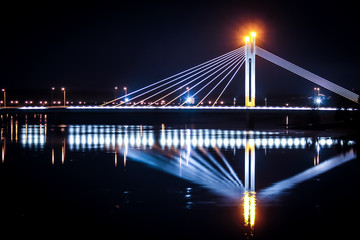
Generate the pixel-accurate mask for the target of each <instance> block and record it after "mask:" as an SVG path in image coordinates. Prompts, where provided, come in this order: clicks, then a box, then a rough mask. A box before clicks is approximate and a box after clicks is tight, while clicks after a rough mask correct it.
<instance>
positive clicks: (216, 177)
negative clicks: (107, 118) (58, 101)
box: [0, 115, 360, 239]
mask: <svg viewBox="0 0 360 240" xmlns="http://www.w3.org/2000/svg"><path fill="white" fill-rule="evenodd" d="M4 118H5V116H4ZM6 119H7V120H6V121H4V122H3V123H2V125H1V149H2V155H1V164H0V184H1V195H0V218H1V222H2V227H1V231H2V233H4V234H5V233H10V234H13V236H17V235H24V236H38V237H40V236H42V237H57V236H63V237H66V236H79V237H87V236H101V237H102V238H125V237H127V238H128V237H130V238H131V239H134V238H135V237H156V238H161V239H165V238H166V239H173V238H175V239H177V238H181V239H292V238H294V237H297V238H299V237H306V238H307V239H316V238H324V237H327V236H339V237H344V236H353V235H354V234H356V233H357V226H358V223H359V220H358V219H357V218H358V216H359V213H360V211H359V203H360V202H359V200H360V195H359V189H360V180H359V161H358V160H357V159H356V151H355V149H356V144H357V143H356V142H355V141H353V140H349V139H347V138H344V137H343V136H342V135H341V134H337V133H334V132H307V131H293V130H287V129H280V130H279V129H273V130H266V131H263V130H252V131H247V130H245V129H238V128H236V126H226V125H221V124H219V125H214V124H213V125H207V126H204V125H203V126H202V125H196V124H195V125H194V124H193V125H179V124H177V125H174V124H173V125H172V124H166V125H164V124H163V125H161V124H160V125H116V124H115V125H71V124H69V125H52V124H50V123H48V122H47V121H46V118H45V117H44V116H41V115H38V116H35V119H33V120H32V121H31V122H30V121H29V122H25V121H23V120H20V119H17V117H16V116H13V117H11V116H8V117H7V118H6ZM354 236H355V235H354Z"/></svg>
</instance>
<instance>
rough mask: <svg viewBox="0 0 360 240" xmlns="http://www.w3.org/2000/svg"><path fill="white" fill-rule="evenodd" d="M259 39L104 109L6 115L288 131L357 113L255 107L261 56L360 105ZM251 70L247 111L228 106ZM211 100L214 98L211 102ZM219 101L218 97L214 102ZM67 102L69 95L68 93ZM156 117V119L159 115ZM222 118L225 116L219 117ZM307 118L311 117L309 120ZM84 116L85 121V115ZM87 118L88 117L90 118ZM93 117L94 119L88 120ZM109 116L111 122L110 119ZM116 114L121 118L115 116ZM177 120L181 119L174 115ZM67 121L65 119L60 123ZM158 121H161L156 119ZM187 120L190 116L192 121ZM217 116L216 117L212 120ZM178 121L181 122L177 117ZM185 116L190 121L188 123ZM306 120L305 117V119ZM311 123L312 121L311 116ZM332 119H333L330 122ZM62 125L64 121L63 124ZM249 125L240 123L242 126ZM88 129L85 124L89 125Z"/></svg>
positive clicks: (75, 108) (32, 110)
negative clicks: (317, 116) (258, 124)
mask: <svg viewBox="0 0 360 240" xmlns="http://www.w3.org/2000/svg"><path fill="white" fill-rule="evenodd" d="M255 40H256V33H255V32H251V33H250V35H249V36H248V37H245V45H244V46H242V47H240V48H237V49H235V50H233V51H230V52H228V53H225V54H223V55H221V56H218V57H216V58H213V59H211V60H208V61H206V62H204V63H201V64H199V65H196V66H194V67H192V68H189V69H187V70H184V71H182V72H179V73H177V74H174V75H172V76H170V77H167V78H165V79H162V80H160V81H157V82H154V83H152V84H149V85H147V86H145V87H142V88H140V89H137V90H135V91H132V92H129V93H127V92H126V94H125V95H123V96H120V97H117V98H115V99H113V100H111V101H108V102H106V103H104V104H102V105H100V106H65V105H64V107H44V106H42V107H18V108H9V107H7V108H1V109H0V113H1V114H4V113H6V114H7V113H10V114H27V113H31V114H48V117H49V116H52V117H54V118H55V119H57V120H56V121H58V122H62V121H63V119H64V117H62V116H66V118H67V117H69V116H71V118H72V120H71V121H69V122H72V121H73V120H74V119H80V118H82V119H84V118H88V119H92V120H95V119H96V118H98V119H100V118H101V120H102V121H103V120H104V118H107V119H111V118H112V119H116V120H117V121H118V120H119V114H120V115H121V118H122V119H123V118H126V117H128V118H129V119H130V118H131V120H132V121H134V119H136V118H138V119H142V120H143V121H145V120H147V119H148V118H153V120H156V119H157V120H159V119H166V118H167V117H168V116H170V115H171V116H170V117H171V119H175V120H176V119H177V118H178V119H181V118H182V119H183V120H186V121H188V120H189V119H190V120H191V121H192V120H194V119H198V118H203V119H207V120H209V119H216V118H217V120H219V117H217V116H214V115H219V116H221V119H225V120H226V119H234V116H235V118H239V116H241V117H242V118H245V120H246V122H248V123H252V122H253V119H254V117H253V116H255V115H257V116H260V117H258V119H261V120H263V119H264V116H265V117H268V116H275V115H278V116H277V119H276V122H279V119H281V121H282V122H283V123H284V124H285V122H286V125H288V123H289V117H290V119H291V120H290V122H291V121H292V119H297V120H298V122H299V123H300V122H301V121H306V120H307V118H309V116H310V115H311V114H313V112H314V110H316V112H321V114H322V115H324V116H325V115H329V114H331V112H333V113H332V115H331V118H332V119H334V113H335V111H337V110H350V111H353V110H354V109H352V108H350V109H337V108H326V107H320V104H317V106H314V107H291V106H286V107H273V106H255V99H256V75H255V73H256V71H255V66H256V64H255V63H256V61H255V60H256V56H258V57H261V58H263V59H265V60H268V61H270V62H271V63H274V64H275V65H277V66H279V67H281V68H283V69H286V70H288V71H290V72H292V73H294V74H296V75H299V76H301V77H303V78H304V79H306V80H307V81H310V82H312V83H314V84H316V85H317V86H321V87H323V88H326V89H328V90H330V91H331V92H334V93H336V94H338V95H340V96H342V97H344V98H346V99H348V100H350V101H352V102H354V103H358V100H359V95H358V94H356V93H354V92H352V91H349V90H347V89H345V88H343V87H341V86H340V85H337V84H335V83H333V82H331V81H329V80H327V79H325V78H322V77H320V76H318V75H316V74H314V73H311V72H310V71H307V70H305V69H303V68H301V67H299V66H297V65H295V64H293V63H291V62H289V61H287V60H285V59H283V58H281V57H278V56H276V55H275V54H272V53H270V52H268V51H266V50H264V49H262V48H260V47H258V46H256V44H255ZM242 66H244V67H245V78H244V80H245V81H244V84H245V94H244V95H245V99H244V105H243V106H239V104H235V100H236V99H234V104H233V106H229V105H225V104H223V102H222V101H221V97H222V96H223V95H224V93H225V92H226V90H228V89H229V88H230V87H229V86H230V84H231V82H232V81H234V79H239V78H240V77H237V76H238V75H239V70H240V69H241V67H242ZM210 96H211V98H210ZM214 96H216V97H214ZM64 102H65V91H64ZM355 110H356V109H355ZM154 113H156V114H154ZM218 113H221V114H218ZM304 113H305V114H304ZM81 114H82V115H81ZM84 114H85V115H84ZM86 114H88V115H86ZM104 114H106V116H107V117H104V116H105V115H104ZM114 114H118V115H117V116H115V115H114ZM174 114H175V115H174ZM60 115H62V116H61V117H59V116H60ZM153 115H156V116H153ZM190 115H191V118H187V117H186V116H190ZM210 115H211V116H210ZM174 116H175V117H174ZM184 116H185V118H184ZM299 116H302V117H299ZM310 118H311V116H310ZM323 118H324V117H323ZM325 118H329V117H325ZM59 119H60V120H59ZM239 120H244V119H236V121H237V122H239ZM83 123H84V122H83Z"/></svg>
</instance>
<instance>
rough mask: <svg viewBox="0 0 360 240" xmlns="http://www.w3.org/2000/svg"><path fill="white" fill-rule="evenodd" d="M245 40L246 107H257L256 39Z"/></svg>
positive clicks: (252, 37) (252, 36) (253, 35)
mask: <svg viewBox="0 0 360 240" xmlns="http://www.w3.org/2000/svg"><path fill="white" fill-rule="evenodd" d="M250 36H251V37H246V38H245V106H246V107H255V37H256V33H255V32H252V33H251V35H250Z"/></svg>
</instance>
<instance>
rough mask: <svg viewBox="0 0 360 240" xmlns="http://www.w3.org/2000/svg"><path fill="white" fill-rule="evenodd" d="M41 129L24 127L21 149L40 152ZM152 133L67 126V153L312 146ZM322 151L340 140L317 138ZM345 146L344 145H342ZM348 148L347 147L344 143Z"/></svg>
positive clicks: (252, 136) (218, 133) (307, 141)
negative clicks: (155, 146)
mask: <svg viewBox="0 0 360 240" xmlns="http://www.w3.org/2000/svg"><path fill="white" fill-rule="evenodd" d="M45 134H46V131H44V126H40V125H28V124H27V125H24V126H23V127H22V128H21V130H20V135H19V136H20V138H21V139H20V140H21V144H22V146H23V147H26V146H28V147H30V146H31V147H34V148H39V147H40V148H43V147H44V145H45V142H46V135H45ZM154 135H155V130H154V129H152V127H149V126H142V127H141V126H139V127H138V126H123V125H119V126H116V125H110V126H109V125H87V126H86V125H69V126H68V144H69V149H70V150H74V149H75V150H80V149H97V148H105V149H114V148H115V147H116V146H117V147H122V146H125V145H129V146H131V147H136V148H152V147H153V146H154V144H159V145H160V146H161V147H162V148H171V147H175V148H179V147H180V148H181V147H185V146H188V145H191V146H192V147H206V148H209V147H210V148H214V147H219V148H225V149H227V148H245V147H246V144H247V143H248V141H252V142H253V144H254V145H255V146H256V148H306V147H308V146H311V145H312V144H313V140H312V139H311V138H307V137H300V138H299V137H297V138H291V137H288V136H280V135H279V133H277V132H264V131H240V130H236V131H235V130H220V129H165V126H164V125H162V128H161V130H160V135H158V136H160V137H159V139H155V137H154ZM317 141H318V142H319V145H320V146H321V147H322V148H323V147H331V146H332V145H334V144H337V143H340V144H341V142H340V141H341V140H339V141H338V140H336V139H331V138H328V137H320V138H318V140H317ZM343 144H344V143H343ZM347 144H349V143H347Z"/></svg>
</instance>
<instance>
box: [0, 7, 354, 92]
mask: <svg viewBox="0 0 360 240" xmlns="http://www.w3.org/2000/svg"><path fill="white" fill-rule="evenodd" d="M289 2H290V3H288V4H280V3H279V4H277V3H274V1H264V2H258V1H225V0H223V1H217V2H216V3H213V2H212V1H196V2H195V1H166V2H164V1H161V2H159V3H156V2H151V3H150V2H149V3H147V2H139V1H130V2H125V1H117V2H115V3H111V2H106V1H101V2H98V3H87V4H74V3H66V2H64V1H60V2H57V1H49V2H47V3H40V2H39V3H21V2H14V3H13V4H10V5H9V4H8V5H4V6H2V8H1V12H2V13H1V23H0V24H1V36H2V37H1V38H2V44H1V71H0V74H1V83H0V88H6V89H7V92H8V94H9V96H10V97H11V95H12V94H13V96H14V95H15V92H20V91H23V90H24V89H26V91H29V92H30V91H31V90H35V89H38V90H39V89H40V90H48V89H50V88H51V87H56V88H59V87H62V86H64V87H66V89H67V91H69V93H70V94H71V91H74V92H75V91H85V92H89V93H90V92H93V91H103V92H110V93H111V92H113V89H114V86H119V87H121V88H122V87H123V86H127V87H128V89H129V90H130V91H131V90H135V89H137V88H139V87H142V86H145V85H148V84H150V83H152V82H155V81H158V80H161V79H163V78H166V77H168V76H171V75H173V74H176V73H178V72H180V71H183V70H185V69H187V68H190V67H193V66H195V65H197V64H200V63H202V62H205V61H207V60H210V59H212V58H214V57H217V56H219V55H221V54H224V53H226V52H229V51H231V50H233V49H235V48H238V47H240V46H242V45H243V37H244V36H245V34H246V33H247V31H249V30H252V29H255V30H256V31H257V32H258V36H257V45H258V46H260V47H262V48H264V49H266V50H268V51H270V52H272V53H274V54H276V55H278V56H280V57H283V58H285V59H287V60H289V61H291V62H293V63H295V64H297V65H299V66H301V67H303V68H305V69H307V70H309V71H312V72H313V73H316V74H318V75H320V76H322V77H324V78H327V79H328V80H330V81H333V82H335V83H337V84H339V85H341V86H343V87H345V88H348V89H357V90H359V89H360V81H359V80H358V66H359V57H358V53H359V52H360V46H359V42H360V41H359V40H360V33H359V32H358V31H359V23H360V21H359V12H358V6H357V5H356V4H357V2H354V1H351V2H348V3H347V2H345V1H338V2H334V1H324V2H323V3H321V2H316V1H310V2H304V1H299V2H298V3H294V2H293V1H289ZM256 64H257V66H256V68H257V70H256V74H257V93H258V94H259V95H263V96H266V95H271V94H283V93H287V94H298V95H306V94H307V93H309V95H311V94H312V92H311V91H313V88H314V87H315V86H314V84H312V83H310V82H308V81H307V80H305V79H302V78H300V77H297V76H296V75H294V74H292V73H290V72H287V71H286V70H283V69H281V68H279V67H277V66H275V65H273V64H272V63H269V62H266V61H265V60H262V59H260V57H257V63H256ZM242 81H243V77H242V78H241V79H240V78H239V79H238V82H237V83H234V86H233V87H232V88H231V89H232V91H235V92H234V94H235V95H238V94H242V92H243V82H242ZM11 92H12V93H11ZM23 92H24V91H23ZM325 93H326V91H325Z"/></svg>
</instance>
